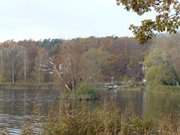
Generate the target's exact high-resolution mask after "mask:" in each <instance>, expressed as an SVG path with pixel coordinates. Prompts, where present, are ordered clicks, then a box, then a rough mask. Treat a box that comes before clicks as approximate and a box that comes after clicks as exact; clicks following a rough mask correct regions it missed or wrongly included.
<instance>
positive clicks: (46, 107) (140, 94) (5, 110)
mask: <svg viewBox="0 0 180 135" xmlns="http://www.w3.org/2000/svg"><path fill="white" fill-rule="evenodd" d="M59 95H60V93H59V91H57V90H39V91H37V90H0V128H1V129H2V128H6V129H8V131H9V132H10V133H11V134H12V135H18V134H20V128H21V127H22V126H23V125H24V123H25V122H26V121H27V120H28V119H30V118H31V117H32V116H33V117H35V116H36V115H38V117H37V118H38V119H36V124H38V123H41V119H40V118H45V117H46V116H47V114H48V112H49V111H50V110H51V109H52V107H53V106H54V107H56V108H57V106H59V104H60V103H61V102H62V100H60V102H59V100H58V99H59ZM144 95H146V96H144ZM147 95H148V96H147ZM112 100H114V101H115V102H116V104H117V105H118V107H119V108H120V110H121V111H122V113H125V112H130V111H131V112H133V113H135V114H137V115H140V116H147V117H151V118H153V117H154V118H157V117H159V116H158V114H161V113H162V112H163V113H166V114H168V113H170V112H176V113H178V114H180V94H179V95H178V94H175V95H168V94H157V93H156V94H147V93H146V94H145V92H144V91H141V90H140V91H125V90H124V91H119V92H117V93H114V94H112V92H108V93H106V96H105V98H104V99H102V100H101V101H98V102H93V103H91V106H92V107H96V106H98V105H99V104H103V103H106V102H109V101H112ZM37 109H38V111H37ZM36 111H37V112H38V114H36V115H34V114H35V112H36ZM38 126H39V125H36V128H37V129H38Z"/></svg>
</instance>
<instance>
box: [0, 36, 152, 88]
mask: <svg viewBox="0 0 180 135" xmlns="http://www.w3.org/2000/svg"><path fill="white" fill-rule="evenodd" d="M149 47H150V45H147V44H146V45H139V44H138V42H137V41H136V40H135V39H133V38H128V37H121V38H118V37H105V38H95V37H89V38H77V39H72V40H63V39H45V40H42V41H33V40H24V41H18V42H15V41H5V42H3V43H1V44H0V48H1V49H0V83H12V84H14V83H33V82H39V83H47V82H49V83H52V82H56V81H55V80H57V74H56V73H55V72H53V68H52V64H51V63H50V60H51V62H53V64H55V67H56V69H57V70H58V71H59V70H62V71H59V72H63V76H64V80H65V81H66V82H67V81H71V83H74V85H75V83H77V84H78V83H79V82H80V81H94V82H97V81H98V82H108V81H110V80H111V78H112V77H113V78H114V80H117V81H120V80H123V79H130V80H134V81H141V80H142V79H143V78H144V73H143V71H142V66H143V61H144V56H145V54H146V53H147V52H148V50H149V49H148V48H149Z"/></svg>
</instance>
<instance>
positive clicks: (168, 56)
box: [144, 36, 180, 85]
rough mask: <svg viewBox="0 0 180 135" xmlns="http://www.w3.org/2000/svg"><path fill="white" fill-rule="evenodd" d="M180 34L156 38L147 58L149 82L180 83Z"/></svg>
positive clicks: (146, 71) (146, 72) (146, 67)
mask: <svg viewBox="0 0 180 135" xmlns="http://www.w3.org/2000/svg"><path fill="white" fill-rule="evenodd" d="M178 41H179V36H171V37H170V36H163V37H161V38H160V39H156V40H155V41H154V43H153V46H152V48H151V51H150V52H149V54H148V55H147V57H146V58H145V62H144V63H145V75H146V76H145V77H146V79H147V81H148V83H156V84H163V85H177V84H180V71H179V68H180V63H179V58H180V55H179V54H180V53H179V52H180V47H179V44H178V43H179V42H178Z"/></svg>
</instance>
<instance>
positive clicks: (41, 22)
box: [0, 0, 141, 41]
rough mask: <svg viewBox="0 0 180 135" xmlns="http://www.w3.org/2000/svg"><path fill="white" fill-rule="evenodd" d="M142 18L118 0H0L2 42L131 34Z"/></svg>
mask: <svg viewBox="0 0 180 135" xmlns="http://www.w3.org/2000/svg"><path fill="white" fill-rule="evenodd" d="M140 19H141V18H139V17H138V16H136V14H134V13H128V12H127V11H125V10H124V9H123V8H122V7H118V6H116V0H0V41H4V40H8V39H14V40H22V39H35V40H38V39H43V38H65V39H69V38H75V37H88V36H98V37H101V36H111V35H116V36H132V33H131V31H129V29H128V27H129V25H130V24H131V23H134V24H139V22H140Z"/></svg>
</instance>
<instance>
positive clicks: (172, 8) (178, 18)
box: [116, 0, 180, 43]
mask: <svg viewBox="0 0 180 135" xmlns="http://www.w3.org/2000/svg"><path fill="white" fill-rule="evenodd" d="M116 1H117V5H123V6H124V7H125V9H126V10H127V11H133V12H135V13H137V14H138V15H140V16H141V15H144V14H145V13H147V12H155V18H154V19H150V18H149V19H146V20H143V21H142V22H141V25H140V26H135V25H131V26H130V30H132V32H133V33H134V35H135V37H136V38H137V39H138V40H139V41H140V42H141V43H144V42H146V41H147V40H149V39H151V38H152V37H153V36H155V35H156V34H157V33H159V32H168V33H170V34H171V33H176V32H177V30H178V28H179V26H180V1H179V0H116Z"/></svg>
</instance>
